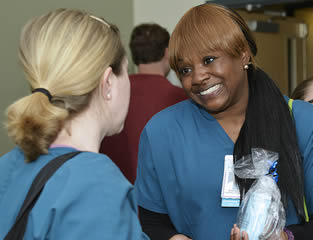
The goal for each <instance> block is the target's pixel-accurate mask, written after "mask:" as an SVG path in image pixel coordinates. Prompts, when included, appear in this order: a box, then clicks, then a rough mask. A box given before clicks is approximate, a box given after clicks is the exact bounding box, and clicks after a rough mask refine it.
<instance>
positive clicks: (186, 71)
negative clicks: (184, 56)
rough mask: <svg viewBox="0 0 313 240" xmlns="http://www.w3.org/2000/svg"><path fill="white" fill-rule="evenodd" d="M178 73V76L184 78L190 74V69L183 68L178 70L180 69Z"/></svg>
mask: <svg viewBox="0 0 313 240" xmlns="http://www.w3.org/2000/svg"><path fill="white" fill-rule="evenodd" d="M178 72H179V74H180V75H182V76H184V75H186V74H188V73H190V72H191V69H190V68H187V67H183V68H180V69H179V70H178Z"/></svg>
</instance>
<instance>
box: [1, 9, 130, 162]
mask: <svg viewBox="0 0 313 240" xmlns="http://www.w3.org/2000/svg"><path fill="white" fill-rule="evenodd" d="M124 56H125V51H124V48H123V46H122V43H121V39H120V35H119V31H118V29H117V27H115V26H114V25H112V24H109V23H107V22H106V21H104V20H103V19H100V18H97V17H93V16H90V15H89V14H88V13H85V12H82V11H78V10H67V9H58V10H55V11H52V12H49V13H48V14H45V15H43V16H40V17H36V18H34V19H32V20H30V21H29V22H28V23H27V24H26V25H25V26H24V28H23V30H22V34H21V39H20V48H19V58H20V61H21V64H22V66H23V70H24V72H25V75H26V78H27V81H28V83H29V85H30V88H31V90H33V89H36V88H45V89H47V90H48V91H49V92H50V93H51V95H52V99H51V102H50V101H49V99H48V98H47V96H45V95H44V94H42V93H40V92H36V93H33V94H31V95H29V96H26V97H23V98H22V99H20V100H18V101H17V102H15V103H13V104H12V105H11V106H9V108H8V109H7V122H6V127H7V130H8V135H9V137H11V138H12V139H13V141H14V142H15V143H16V144H17V145H18V146H19V147H20V148H21V149H22V150H23V151H24V154H25V156H26V158H27V160H28V161H34V160H35V159H36V158H37V157H38V156H39V155H40V154H45V153H47V152H48V147H49V146H50V144H51V143H52V142H53V141H54V139H55V138H56V136H57V134H58V132H59V131H60V130H61V128H62V127H63V124H64V121H65V120H66V119H68V118H70V117H71V116H72V115H73V114H75V113H78V112H80V111H82V110H83V109H84V108H85V107H86V106H87V105H88V103H89V100H90V98H91V93H92V92H93V91H94V89H96V88H97V87H98V85H99V82H100V79H101V76H102V75H103V73H104V71H105V69H106V68H108V67H109V66H111V67H112V69H113V72H114V73H115V74H119V73H120V70H121V62H122V59H123V57H124Z"/></svg>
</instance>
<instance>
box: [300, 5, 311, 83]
mask: <svg viewBox="0 0 313 240" xmlns="http://www.w3.org/2000/svg"><path fill="white" fill-rule="evenodd" d="M296 16H297V17H298V18H301V19H303V20H304V22H305V23H307V24H308V32H309V34H308V38H307V40H306V50H307V51H306V54H307V63H306V64H307V78H309V77H313V8H307V9H303V10H298V11H297V12H296Z"/></svg>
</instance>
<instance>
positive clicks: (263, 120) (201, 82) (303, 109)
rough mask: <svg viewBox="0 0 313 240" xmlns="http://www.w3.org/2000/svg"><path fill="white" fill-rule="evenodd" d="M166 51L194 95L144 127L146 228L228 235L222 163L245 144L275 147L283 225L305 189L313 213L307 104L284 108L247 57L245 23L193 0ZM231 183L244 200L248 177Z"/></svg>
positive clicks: (141, 161) (231, 212) (141, 163)
mask: <svg viewBox="0 0 313 240" xmlns="http://www.w3.org/2000/svg"><path fill="white" fill-rule="evenodd" d="M169 52H170V64H171V67H172V68H173V69H174V70H175V72H176V74H177V76H178V77H179V79H180V80H181V83H182V85H183V88H184V90H185V91H186V92H187V94H188V95H189V96H190V98H191V99H190V100H186V101H184V102H182V103H179V104H176V105H174V106H172V107H169V108H167V109H165V110H163V111H161V112H160V113H158V114H157V115H155V116H154V117H153V118H152V119H151V120H150V121H149V123H148V124H147V125H146V127H145V129H144V130H143V132H142V134H141V140H140V147H139V157H138V171H137V180H136V183H135V187H136V190H137V195H138V201H139V205H140V220H141V222H142V225H143V229H144V231H145V232H147V233H148V234H149V235H150V237H151V238H152V239H169V238H171V237H172V239H189V238H192V239H196V240H206V239H227V238H230V232H231V229H232V227H233V224H234V223H235V220H236V215H237V208H236V207H235V205H234V206H233V205H232V206H233V207H225V204H224V202H223V201H221V192H222V179H223V175H224V172H223V169H224V161H225V162H226V160H227V159H229V158H230V157H231V159H233V161H235V162H236V161H237V160H238V159H240V158H241V157H243V156H246V155H248V154H251V149H252V148H263V149H266V150H270V151H274V152H277V153H279V156H280V157H279V160H278V167H277V168H278V169H277V172H278V174H279V181H278V187H279V189H280V191H281V194H282V202H283V204H284V207H285V210H286V212H287V225H289V224H298V223H300V222H301V221H304V219H305V210H304V204H303V196H305V197H306V200H307V203H308V210H309V213H311V214H312V213H313V190H312V189H313V177H312V176H313V172H312V171H313V170H312V169H311V168H309V169H305V171H303V166H311V165H312V164H313V151H311V149H312V135H313V134H312V133H313V127H312V124H311V123H310V121H311V120H310V119H312V118H313V111H312V109H311V108H310V106H308V104H304V103H303V102H300V101H294V103H293V116H291V115H290V110H289V108H288V104H287V103H288V98H287V97H284V96H283V95H282V94H281V92H280V91H279V89H278V88H277V86H276V85H275V83H274V81H273V80H272V79H271V78H270V77H269V76H268V75H267V74H266V73H265V72H263V71H262V70H261V69H260V68H258V67H257V66H256V65H255V63H254V56H255V55H256V54H257V46H256V43H255V41H254V38H253V36H252V33H251V32H250V30H249V28H248V26H247V25H246V23H245V22H244V20H243V19H242V18H241V17H240V16H239V15H238V14H237V13H236V12H234V11H233V10H231V9H228V8H226V7H224V6H220V5H216V4H203V5H199V6H196V7H194V8H192V9H190V10H189V11H188V12H187V13H186V14H185V15H184V16H183V17H182V18H181V20H180V21H179V22H178V24H177V25H176V27H175V29H174V31H173V33H172V36H171V39H170V44H169ZM294 119H295V121H294ZM302 158H303V160H302ZM233 161H231V163H232V162H233ZM290 176H293V178H292V179H291V178H290ZM236 182H237V184H238V186H239V189H240V195H241V197H242V196H243V195H244V194H245V193H246V192H247V191H248V190H249V188H250V186H251V184H252V183H253V182H254V179H236ZM287 203H288V204H287ZM237 231H238V229H237V228H236V229H234V230H233V231H232V232H233V233H234V232H237ZM296 234H297V233H296V232H295V235H296ZM161 236H163V237H161ZM281 236H282V239H286V237H287V235H286V234H285V232H281ZM232 239H237V238H234V236H232ZM238 239H239V238H238ZM300 239H301V238H300Z"/></svg>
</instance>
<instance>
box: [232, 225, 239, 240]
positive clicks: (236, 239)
mask: <svg viewBox="0 0 313 240" xmlns="http://www.w3.org/2000/svg"><path fill="white" fill-rule="evenodd" d="M230 240H240V230H239V228H238V227H237V225H236V224H234V227H233V228H232V230H231V232H230Z"/></svg>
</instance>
